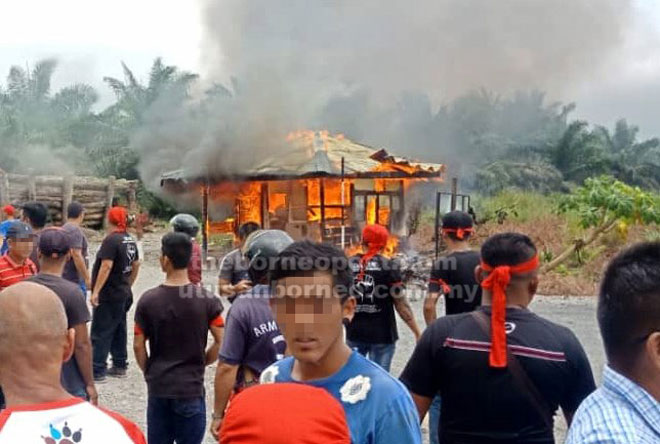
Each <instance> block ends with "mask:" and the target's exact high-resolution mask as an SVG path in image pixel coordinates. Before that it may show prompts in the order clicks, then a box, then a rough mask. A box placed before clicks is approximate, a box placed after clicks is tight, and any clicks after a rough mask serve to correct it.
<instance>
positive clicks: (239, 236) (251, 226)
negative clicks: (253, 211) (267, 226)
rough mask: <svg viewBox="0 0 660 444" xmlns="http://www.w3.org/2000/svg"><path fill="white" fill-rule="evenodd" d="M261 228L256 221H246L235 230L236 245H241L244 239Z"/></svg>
mask: <svg viewBox="0 0 660 444" xmlns="http://www.w3.org/2000/svg"><path fill="white" fill-rule="evenodd" d="M257 230H261V227H260V226H259V224H258V223H256V222H246V223H244V224H243V225H241V226H240V227H238V230H236V240H237V241H238V245H239V246H242V245H243V244H244V243H245V240H246V239H247V238H248V237H249V236H250V235H251V234H252V233H254V232H255V231H257Z"/></svg>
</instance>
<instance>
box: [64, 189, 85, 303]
mask: <svg viewBox="0 0 660 444" xmlns="http://www.w3.org/2000/svg"><path fill="white" fill-rule="evenodd" d="M66 211H67V220H66V224H64V225H63V226H62V229H63V230H64V231H65V232H66V233H67V234H68V235H69V238H70V241H71V258H70V259H69V261H68V262H67V263H66V265H65V266H64V271H63V272H62V277H63V278H64V279H66V280H67V281H71V282H73V283H74V284H77V285H79V286H80V288H81V290H82V291H83V294H85V295H86V294H87V289H88V288H89V285H90V284H89V261H88V257H87V256H88V253H87V239H86V238H85V235H84V234H83V232H82V230H81V229H80V225H81V224H82V221H83V219H84V218H85V209H84V208H83V206H82V205H81V204H80V203H78V202H71V203H70V204H69V206H68V207H67V210H66Z"/></svg>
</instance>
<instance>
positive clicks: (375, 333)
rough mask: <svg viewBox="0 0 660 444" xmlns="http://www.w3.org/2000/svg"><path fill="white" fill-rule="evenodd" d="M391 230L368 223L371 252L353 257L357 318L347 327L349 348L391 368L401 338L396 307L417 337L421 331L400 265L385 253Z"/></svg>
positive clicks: (366, 233) (365, 238)
mask: <svg viewBox="0 0 660 444" xmlns="http://www.w3.org/2000/svg"><path fill="white" fill-rule="evenodd" d="M389 237H390V233H389V232H388V231H387V228H385V227H383V226H381V225H367V226H366V227H364V230H363V231H362V242H363V244H364V246H365V247H366V248H367V252H366V253H364V254H359V255H357V256H353V257H352V258H350V259H349V261H350V264H351V269H352V271H353V274H354V275H355V276H356V278H355V286H354V292H355V297H356V298H357V306H356V308H355V317H354V318H353V320H352V321H351V323H350V324H348V326H347V327H346V339H347V343H348V345H349V347H351V348H352V349H355V350H357V351H358V352H360V353H361V354H362V355H364V356H367V357H368V358H369V359H370V360H372V361H373V362H375V363H376V364H378V365H380V366H381V367H383V368H384V369H385V370H387V371H390V365H391V363H392V358H393V357H394V350H395V343H396V341H397V340H398V339H399V334H398V332H397V328H396V319H395V317H394V310H395V309H396V311H397V312H398V313H399V316H401V318H402V319H403V320H404V322H405V323H406V324H407V325H408V327H410V329H411V330H412V332H413V334H414V335H415V340H417V339H419V337H420V336H421V333H420V331H419V327H418V326H417V322H416V321H415V316H414V314H413V311H412V308H411V307H410V304H409V303H408V300H407V299H406V295H405V293H404V291H405V289H404V287H403V283H402V282H401V272H400V271H399V267H398V264H397V263H396V262H394V261H392V260H390V259H388V258H386V257H384V256H382V255H381V253H382V252H383V250H384V249H385V246H386V245H387V240H388V238H389Z"/></svg>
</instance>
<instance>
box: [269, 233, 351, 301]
mask: <svg viewBox="0 0 660 444" xmlns="http://www.w3.org/2000/svg"><path fill="white" fill-rule="evenodd" d="M318 272H327V273H329V274H331V275H332V281H333V289H334V290H335V292H336V293H337V294H338V295H339V297H340V298H341V302H342V303H343V302H344V301H345V300H346V299H348V297H349V296H350V295H351V287H352V286H353V272H352V271H351V268H350V265H349V261H348V258H347V257H346V254H345V253H344V252H343V251H342V250H340V249H339V248H337V247H335V246H334V245H330V244H324V243H316V242H310V241H308V240H305V241H300V242H294V243H292V244H291V245H289V246H288V247H287V248H285V249H284V250H283V251H282V252H281V253H280V254H279V255H278V256H277V258H276V260H275V261H274V262H273V267H272V268H271V270H270V275H269V279H270V283H271V286H275V285H276V283H277V281H279V280H281V279H285V278H288V277H294V276H310V275H312V274H314V273H318Z"/></svg>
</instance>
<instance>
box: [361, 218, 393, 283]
mask: <svg viewBox="0 0 660 444" xmlns="http://www.w3.org/2000/svg"><path fill="white" fill-rule="evenodd" d="M389 237H390V232H389V231H387V228H385V227H384V226H382V225H367V226H366V227H364V230H362V242H364V243H365V244H367V252H366V253H364V255H363V256H362V259H361V260H360V263H361V264H362V267H361V270H360V274H359V275H358V279H363V278H364V272H365V268H366V266H367V263H368V262H369V261H370V260H371V258H372V257H374V256H375V255H377V254H378V253H380V251H381V250H382V249H383V248H385V247H386V246H387V239H388V238H389Z"/></svg>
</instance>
